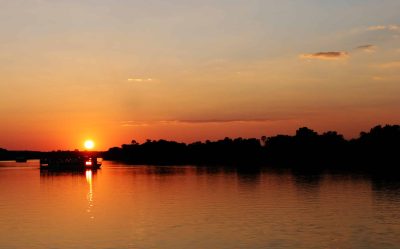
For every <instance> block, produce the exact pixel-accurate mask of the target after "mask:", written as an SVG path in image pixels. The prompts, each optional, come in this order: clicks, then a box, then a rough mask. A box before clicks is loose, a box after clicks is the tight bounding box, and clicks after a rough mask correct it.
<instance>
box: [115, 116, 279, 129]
mask: <svg viewBox="0 0 400 249" xmlns="http://www.w3.org/2000/svg"><path fill="white" fill-rule="evenodd" d="M281 120H287V119H266V118H254V119H182V120H181V119H175V120H157V121H136V120H129V121H122V122H121V126H123V127H140V126H149V125H177V124H227V123H264V122H274V121H281Z"/></svg>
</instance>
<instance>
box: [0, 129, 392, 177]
mask: <svg viewBox="0 0 400 249" xmlns="http://www.w3.org/2000/svg"><path fill="white" fill-rule="evenodd" d="M49 153H83V152H77V151H58V152H39V151H8V150H5V149H0V160H16V159H17V160H18V158H23V159H40V158H43V157H46V155H48V154H49ZM91 153H96V154H97V155H98V156H101V157H103V158H104V159H105V160H114V161H121V162H126V163H130V164H137V165H140V164H150V165H184V164H192V165H225V166H231V167H232V166H240V167H253V166H257V165H258V166H259V165H274V166H276V167H284V166H285V167H288V168H301V169H319V168H333V169H351V170H353V169H357V170H358V169H361V170H365V169H368V170H377V171H382V170H386V171H387V170H391V171H392V170H395V171H397V170H398V169H397V168H398V167H397V165H398V163H399V162H400V156H399V155H400V126H399V125H386V126H375V127H374V128H372V129H371V130H370V131H369V132H361V133H360V136H359V137H358V138H356V139H351V140H346V139H344V137H343V136H342V135H340V134H338V133H337V132H334V131H329V132H325V133H323V134H318V133H317V132H315V131H313V130H311V129H309V128H306V127H303V128H300V129H298V130H297V132H296V135H294V136H288V135H277V136H272V137H265V136H263V137H261V138H260V139H256V138H247V139H246V138H236V139H231V138H225V139H223V140H218V141H206V142H195V143H191V144H185V143H178V142H174V141H166V140H158V141H155V140H153V141H152V140H147V141H146V142H144V143H142V144H139V143H137V142H136V141H135V140H132V142H131V143H130V144H123V145H122V146H121V147H113V148H110V149H109V150H108V151H104V152H91ZM283 165H284V166H283ZM399 171H400V170H399Z"/></svg>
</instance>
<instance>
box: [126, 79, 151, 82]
mask: <svg viewBox="0 0 400 249" xmlns="http://www.w3.org/2000/svg"><path fill="white" fill-rule="evenodd" d="M128 81H131V82H151V81H153V79H152V78H129V79H128Z"/></svg>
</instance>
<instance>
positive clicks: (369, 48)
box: [356, 44, 378, 53]
mask: <svg viewBox="0 0 400 249" xmlns="http://www.w3.org/2000/svg"><path fill="white" fill-rule="evenodd" d="M377 48H378V47H377V46H375V45H371V44H368V45H362V46H358V47H356V49H357V50H361V51H364V52H367V53H374V52H376V49H377Z"/></svg>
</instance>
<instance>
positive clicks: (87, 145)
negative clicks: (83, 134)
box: [85, 140, 94, 150]
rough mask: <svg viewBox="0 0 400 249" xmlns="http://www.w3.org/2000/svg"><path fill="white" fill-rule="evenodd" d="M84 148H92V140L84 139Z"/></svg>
mask: <svg viewBox="0 0 400 249" xmlns="http://www.w3.org/2000/svg"><path fill="white" fill-rule="evenodd" d="M85 148H86V149H88V150H90V149H93V148H94V142H93V141H92V140H86V141H85Z"/></svg>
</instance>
